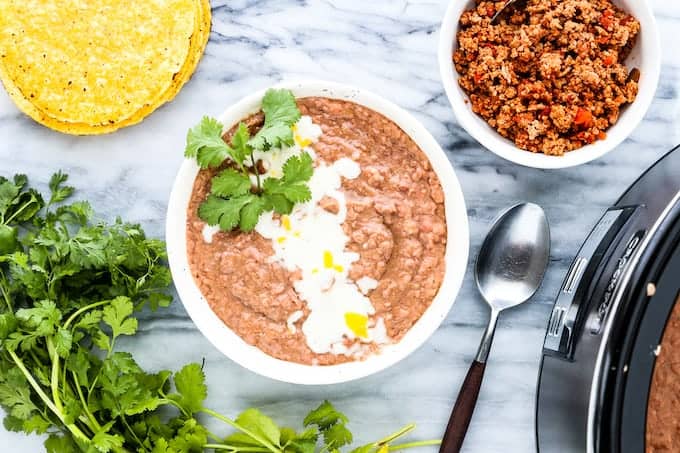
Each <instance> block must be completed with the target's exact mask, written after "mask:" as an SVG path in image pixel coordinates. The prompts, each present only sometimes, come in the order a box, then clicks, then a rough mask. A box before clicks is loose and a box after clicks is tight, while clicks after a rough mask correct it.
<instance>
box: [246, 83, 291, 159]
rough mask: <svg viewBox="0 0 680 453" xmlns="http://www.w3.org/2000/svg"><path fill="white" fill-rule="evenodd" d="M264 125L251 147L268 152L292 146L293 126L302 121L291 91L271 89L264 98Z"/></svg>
mask: <svg viewBox="0 0 680 453" xmlns="http://www.w3.org/2000/svg"><path fill="white" fill-rule="evenodd" d="M262 111H263V112H264V125H263V126H262V129H260V131H259V132H258V133H257V134H255V137H253V138H252V139H251V140H250V146H252V147H253V148H255V149H259V150H268V149H270V148H277V147H280V146H283V145H288V146H290V145H292V144H293V143H294V141H293V130H292V126H293V124H295V123H296V122H297V120H299V119H300V116H301V114H300V110H299V109H298V107H297V104H296V103H295V95H293V93H292V92H291V91H290V90H276V89H269V90H267V92H266V93H265V95H264V97H263V98H262Z"/></svg>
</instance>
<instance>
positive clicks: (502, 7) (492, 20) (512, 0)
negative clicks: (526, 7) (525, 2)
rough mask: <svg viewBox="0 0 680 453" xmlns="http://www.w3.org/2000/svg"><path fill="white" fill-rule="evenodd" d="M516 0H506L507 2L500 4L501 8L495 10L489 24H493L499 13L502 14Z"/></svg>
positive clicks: (516, 0)
mask: <svg viewBox="0 0 680 453" xmlns="http://www.w3.org/2000/svg"><path fill="white" fill-rule="evenodd" d="M518 1H519V0H508V1H507V2H505V4H504V5H503V6H501V9H499V10H498V11H496V14H494V15H493V17H492V18H491V25H493V24H495V23H496V20H497V19H498V18H499V17H500V15H501V14H503V13H504V12H505V11H507V10H508V8H510V7H511V6H512V5H514V4H515V3H517V2H518Z"/></svg>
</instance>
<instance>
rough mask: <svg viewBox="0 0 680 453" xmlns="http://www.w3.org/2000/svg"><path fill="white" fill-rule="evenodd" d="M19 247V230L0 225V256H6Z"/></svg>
mask: <svg viewBox="0 0 680 453" xmlns="http://www.w3.org/2000/svg"><path fill="white" fill-rule="evenodd" d="M18 246H19V230H18V229H17V228H16V227H11V226H8V225H2V224H0V255H8V254H10V253H12V252H14V251H16V250H17V247H18Z"/></svg>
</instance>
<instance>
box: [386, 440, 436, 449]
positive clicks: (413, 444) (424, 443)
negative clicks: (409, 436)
mask: <svg viewBox="0 0 680 453" xmlns="http://www.w3.org/2000/svg"><path fill="white" fill-rule="evenodd" d="M441 443H442V441H441V440H421V441H418V442H407V443H405V444H398V445H390V446H389V447H388V449H389V451H399V450H406V449H408V448H417V447H428V446H430V445H441Z"/></svg>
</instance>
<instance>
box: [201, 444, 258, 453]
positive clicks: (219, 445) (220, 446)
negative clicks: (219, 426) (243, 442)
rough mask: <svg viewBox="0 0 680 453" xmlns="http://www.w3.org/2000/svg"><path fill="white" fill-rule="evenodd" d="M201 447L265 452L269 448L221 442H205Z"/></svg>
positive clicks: (256, 452)
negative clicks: (223, 443) (235, 445)
mask: <svg viewBox="0 0 680 453" xmlns="http://www.w3.org/2000/svg"><path fill="white" fill-rule="evenodd" d="M203 448H212V449H213V450H228V451H233V452H237V451H239V452H240V451H244V452H255V453H265V452H268V451H269V450H268V449H266V448H262V447H242V446H238V447H234V446H230V445H222V444H205V445H203Z"/></svg>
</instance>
